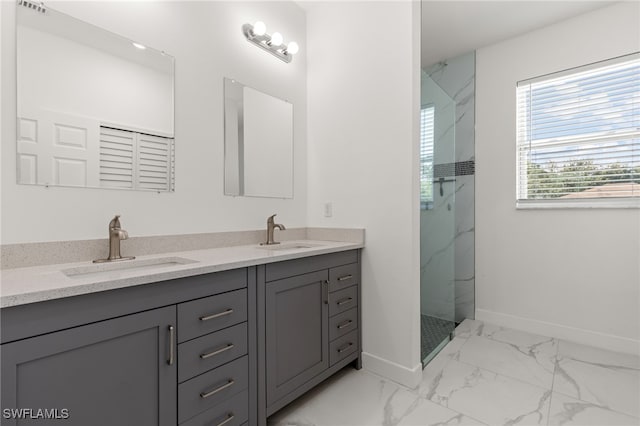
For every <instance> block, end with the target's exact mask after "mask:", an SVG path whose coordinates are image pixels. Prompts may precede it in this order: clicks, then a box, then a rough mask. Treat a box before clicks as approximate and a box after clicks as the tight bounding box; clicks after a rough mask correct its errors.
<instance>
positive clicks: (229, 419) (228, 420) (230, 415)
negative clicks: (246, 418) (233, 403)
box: [218, 413, 235, 426]
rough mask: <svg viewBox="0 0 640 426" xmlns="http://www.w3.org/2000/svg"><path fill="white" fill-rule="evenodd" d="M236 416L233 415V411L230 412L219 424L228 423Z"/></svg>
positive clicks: (219, 425)
mask: <svg viewBox="0 0 640 426" xmlns="http://www.w3.org/2000/svg"><path fill="white" fill-rule="evenodd" d="M234 417H235V416H234V415H233V413H229V414H227V418H226V419H224V420H223V421H222V422H221V423H218V426H223V425H226V424H227V423H229V422H230V421H231V420H233V419H234Z"/></svg>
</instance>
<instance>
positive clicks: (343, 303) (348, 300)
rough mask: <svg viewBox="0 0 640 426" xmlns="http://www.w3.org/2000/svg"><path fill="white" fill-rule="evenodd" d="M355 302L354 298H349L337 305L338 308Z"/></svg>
mask: <svg viewBox="0 0 640 426" xmlns="http://www.w3.org/2000/svg"><path fill="white" fill-rule="evenodd" d="M351 302H353V297H347V298H346V299H342V300H340V301H338V303H336V304H337V305H338V306H342V305H346V304H347V303H351Z"/></svg>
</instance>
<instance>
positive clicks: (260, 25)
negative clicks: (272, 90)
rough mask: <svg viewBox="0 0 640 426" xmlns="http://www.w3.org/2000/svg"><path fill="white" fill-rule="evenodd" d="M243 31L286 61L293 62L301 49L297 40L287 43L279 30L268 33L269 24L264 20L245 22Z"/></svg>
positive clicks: (253, 40)
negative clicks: (251, 22)
mask: <svg viewBox="0 0 640 426" xmlns="http://www.w3.org/2000/svg"><path fill="white" fill-rule="evenodd" d="M242 32H243V33H244V36H245V37H246V38H247V40H248V41H250V42H251V43H253V44H255V45H256V46H258V47H260V48H262V49H264V50H266V51H267V52H269V53H271V54H272V55H274V56H277V57H278V58H280V59H282V60H283V61H284V62H286V63H289V62H291V59H292V58H293V55H295V54H296V53H298V51H299V50H300V46H298V43H296V42H295V41H290V42H289V43H288V44H285V43H284V37H282V34H280V33H279V32H274V33H273V34H267V26H266V25H265V24H264V22H262V21H258V22H256V23H255V24H253V25H251V24H244V25H243V26H242Z"/></svg>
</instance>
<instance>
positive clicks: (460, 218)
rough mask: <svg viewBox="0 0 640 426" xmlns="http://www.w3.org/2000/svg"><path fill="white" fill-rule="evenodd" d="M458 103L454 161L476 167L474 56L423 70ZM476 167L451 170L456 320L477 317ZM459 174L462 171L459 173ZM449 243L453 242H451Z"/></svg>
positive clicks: (456, 59) (453, 59)
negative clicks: (453, 191)
mask: <svg viewBox="0 0 640 426" xmlns="http://www.w3.org/2000/svg"><path fill="white" fill-rule="evenodd" d="M424 71H425V72H426V73H427V74H428V75H429V76H430V77H431V78H432V79H433V80H434V81H435V82H436V83H437V84H438V85H439V86H440V87H441V88H442V89H443V90H444V91H445V92H446V93H447V94H448V95H449V96H450V97H452V98H453V99H454V100H455V102H456V127H455V161H456V165H458V163H464V164H465V166H466V165H469V164H470V163H469V162H473V163H471V164H475V52H471V53H468V54H465V55H461V56H457V57H455V58H452V59H448V60H446V61H445V63H438V64H435V65H432V66H430V67H428V68H426V69H425V70H424ZM474 168H475V167H473V168H471V171H472V172H471V173H469V170H470V168H469V167H452V168H450V169H451V172H450V173H448V174H450V175H451V177H454V176H455V179H456V183H455V185H456V194H455V203H456V208H455V235H454V241H453V245H454V250H455V320H456V322H460V321H462V320H463V319H464V318H472V319H473V318H474V317H475V213H474V212H475V170H474ZM458 171H461V172H460V173H458ZM449 243H450V242H449Z"/></svg>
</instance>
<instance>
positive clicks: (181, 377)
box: [178, 322, 247, 382]
mask: <svg viewBox="0 0 640 426" xmlns="http://www.w3.org/2000/svg"><path fill="white" fill-rule="evenodd" d="M246 353H247V323H246V322H243V323H241V324H238V325H234V326H233V327H229V328H225V329H224V330H220V331H216V332H215V333H211V334H207V335H204V336H202V337H198V338H197V339H193V340H190V341H188V342H185V343H181V344H179V345H178V381H179V382H184V381H185V380H188V379H190V378H192V377H194V376H197V375H198V374H202V373H204V372H205V371H209V370H211V369H213V368H216V367H219V366H221V365H222V364H225V363H227V362H229V361H232V360H234V359H236V358H238V357H240V356H242V355H245V354H246Z"/></svg>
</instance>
